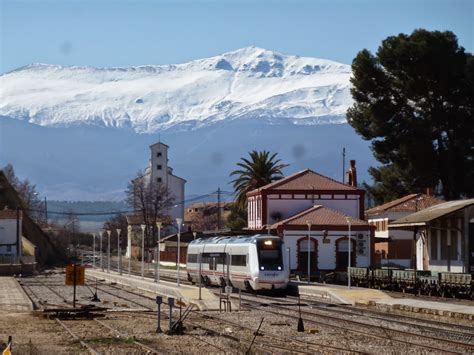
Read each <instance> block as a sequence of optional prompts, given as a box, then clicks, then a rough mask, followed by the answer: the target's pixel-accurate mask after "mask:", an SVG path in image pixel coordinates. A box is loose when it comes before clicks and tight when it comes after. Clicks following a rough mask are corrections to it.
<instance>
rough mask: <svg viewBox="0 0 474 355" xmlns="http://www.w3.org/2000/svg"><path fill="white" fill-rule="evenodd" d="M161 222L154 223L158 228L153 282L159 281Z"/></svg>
mask: <svg viewBox="0 0 474 355" xmlns="http://www.w3.org/2000/svg"><path fill="white" fill-rule="evenodd" d="M162 225H163V223H162V222H156V227H157V228H158V240H157V243H156V254H157V256H156V266H155V267H156V269H155V282H159V281H160V242H161V226H162Z"/></svg>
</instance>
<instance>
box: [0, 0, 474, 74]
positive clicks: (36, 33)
mask: <svg viewBox="0 0 474 355" xmlns="http://www.w3.org/2000/svg"><path fill="white" fill-rule="evenodd" d="M0 4H1V5H0V11H1V15H0V16H1V17H0V22H1V23H0V31H1V32H0V40H1V47H0V73H4V72H7V71H10V70H13V69H15V68H17V67H20V66H23V65H27V64H29V63H33V62H42V63H51V64H62V65H92V66H128V65H140V64H168V63H182V62H186V61H189V60H192V59H197V58H203V57H208V56H212V55H216V54H220V53H223V52H226V51H231V50H235V49H238V48H241V47H245V46H249V45H256V46H259V47H263V48H267V49H272V50H276V51H280V52H283V53H287V54H295V55H301V56H312V57H319V58H327V59H332V60H336V61H340V62H343V63H348V64H350V63H351V61H352V59H353V58H354V56H355V55H356V54H357V52H358V51H359V50H361V49H363V48H368V49H369V50H371V51H375V50H376V49H377V47H378V45H379V44H380V42H381V41H382V40H383V39H384V38H386V37H387V36H389V35H396V34H398V33H400V32H404V33H411V32H412V31H413V30H414V29H415V28H426V29H429V30H435V29H436V30H451V31H453V32H454V33H455V34H456V35H457V36H458V38H459V42H460V44H461V45H462V46H464V47H465V48H466V49H467V50H468V51H470V52H472V51H473V47H474V45H473V42H474V37H473V36H474V35H473V23H474V1H472V0H465V1H464V0H446V1H445V0H443V1H440V0H406V1H405V0H403V1H402V0H400V1H395V0H393V1H388V0H365V1H361V0H352V1H350V0H346V1H342V0H324V1H323V0H321V1H320V0H312V1H309V0H307V1H304V0H293V1H290V0H288V1H281V0H273V1H257V0H253V1H250V0H248V1H247V0H242V1H230V0H219V1H217V0H207V1H204V0H194V1H190V0H189V1H184V0H170V1H125V0H123V1H106V0H103V1H100V0H96V1H88V0H84V1H71V0H63V1H58V0H56V1H39V0H35V1H33V0H31V1H22V0H17V1H10V0H0Z"/></svg>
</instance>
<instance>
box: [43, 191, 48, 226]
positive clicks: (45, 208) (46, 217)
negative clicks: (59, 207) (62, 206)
mask: <svg viewBox="0 0 474 355" xmlns="http://www.w3.org/2000/svg"><path fill="white" fill-rule="evenodd" d="M44 216H45V219H46V228H47V227H48V202H47V201H46V196H45V197H44Z"/></svg>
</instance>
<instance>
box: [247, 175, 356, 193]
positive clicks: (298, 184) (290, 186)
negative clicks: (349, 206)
mask: <svg viewBox="0 0 474 355" xmlns="http://www.w3.org/2000/svg"><path fill="white" fill-rule="evenodd" d="M262 190H308V191H311V190H340V191H356V190H357V188H356V187H354V186H350V185H346V184H343V183H342V182H339V181H337V180H334V179H331V178H329V177H327V176H324V175H321V174H318V173H316V172H314V171H312V170H310V169H306V170H302V171H299V172H297V173H295V174H292V175H290V176H287V177H285V178H283V179H280V180H277V181H274V182H272V183H270V184H267V185H265V186H262V187H260V188H258V189H256V190H253V191H250V192H249V194H251V193H255V192H258V191H262Z"/></svg>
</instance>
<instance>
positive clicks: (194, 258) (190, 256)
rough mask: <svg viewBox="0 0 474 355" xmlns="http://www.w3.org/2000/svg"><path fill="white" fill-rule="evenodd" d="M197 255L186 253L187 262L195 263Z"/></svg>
mask: <svg viewBox="0 0 474 355" xmlns="http://www.w3.org/2000/svg"><path fill="white" fill-rule="evenodd" d="M197 262H198V255H197V254H188V263H197Z"/></svg>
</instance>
